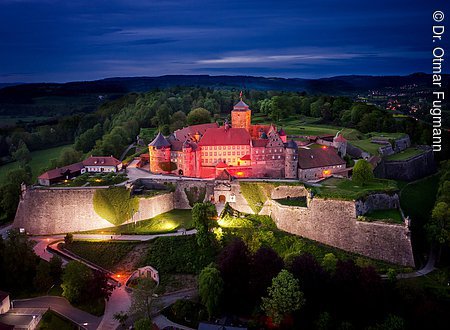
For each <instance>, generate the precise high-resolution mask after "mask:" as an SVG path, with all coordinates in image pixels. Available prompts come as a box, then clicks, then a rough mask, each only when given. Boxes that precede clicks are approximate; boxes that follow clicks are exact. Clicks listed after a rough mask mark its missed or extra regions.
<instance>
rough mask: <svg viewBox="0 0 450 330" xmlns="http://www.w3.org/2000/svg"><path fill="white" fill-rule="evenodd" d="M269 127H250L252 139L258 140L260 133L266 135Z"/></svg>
mask: <svg viewBox="0 0 450 330" xmlns="http://www.w3.org/2000/svg"><path fill="white" fill-rule="evenodd" d="M270 127H271V126H270V125H251V126H250V135H251V136H252V139H259V137H260V134H261V132H264V133H266V134H268V133H269V130H270Z"/></svg>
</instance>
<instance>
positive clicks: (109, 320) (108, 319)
mask: <svg viewBox="0 0 450 330" xmlns="http://www.w3.org/2000/svg"><path fill="white" fill-rule="evenodd" d="M130 307H131V298H130V295H129V294H128V292H126V291H125V286H121V287H120V288H118V287H116V288H115V289H114V291H113V292H112V295H111V297H109V300H108V302H107V304H106V308H105V314H104V315H103V319H102V321H101V323H100V325H99V327H98V329H99V330H110V329H117V328H118V327H119V325H120V324H119V322H118V321H116V320H115V319H114V314H115V313H118V312H125V313H128V310H129V309H130Z"/></svg>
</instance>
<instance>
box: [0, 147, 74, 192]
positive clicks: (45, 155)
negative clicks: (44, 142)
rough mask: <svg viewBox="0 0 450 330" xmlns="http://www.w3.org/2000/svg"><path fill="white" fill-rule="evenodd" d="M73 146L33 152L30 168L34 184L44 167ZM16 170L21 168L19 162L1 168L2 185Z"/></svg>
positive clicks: (0, 182) (0, 179) (0, 180)
mask: <svg viewBox="0 0 450 330" xmlns="http://www.w3.org/2000/svg"><path fill="white" fill-rule="evenodd" d="M70 146H71V145H70V144H68V145H64V146H60V147H55V148H49V149H44V150H39V151H33V152H32V153H31V157H32V159H31V161H30V166H31V169H32V172H33V182H34V181H35V180H36V178H37V177H38V176H39V175H40V174H41V172H42V169H43V168H44V167H47V166H48V165H49V163H50V160H51V159H55V158H58V157H59V155H60V154H61V151H62V150H63V149H64V148H67V147H70ZM16 168H19V163H18V162H13V163H8V164H6V165H2V166H0V185H1V184H3V183H5V180H6V174H8V172H9V171H11V170H14V169H16Z"/></svg>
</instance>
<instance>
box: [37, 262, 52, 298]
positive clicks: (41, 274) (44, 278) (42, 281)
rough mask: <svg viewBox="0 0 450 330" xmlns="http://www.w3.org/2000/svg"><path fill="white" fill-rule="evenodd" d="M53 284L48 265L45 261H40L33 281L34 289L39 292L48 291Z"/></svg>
mask: <svg viewBox="0 0 450 330" xmlns="http://www.w3.org/2000/svg"><path fill="white" fill-rule="evenodd" d="M52 283H53V279H52V276H51V275H50V264H49V263H48V262H47V261H44V260H40V261H39V263H38V265H37V267H36V276H35V277H34V279H33V284H34V287H35V288H36V289H37V290H38V291H39V292H44V291H46V290H48V289H49V288H50V287H51V285H52Z"/></svg>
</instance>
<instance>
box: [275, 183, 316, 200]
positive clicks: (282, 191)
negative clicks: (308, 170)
mask: <svg viewBox="0 0 450 330" xmlns="http://www.w3.org/2000/svg"><path fill="white" fill-rule="evenodd" d="M307 194H308V191H307V190H306V189H305V187H303V186H279V187H276V188H274V189H273V190H272V192H271V194H270V198H272V199H282V198H288V197H291V198H295V197H305V196H306V195H307Z"/></svg>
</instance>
